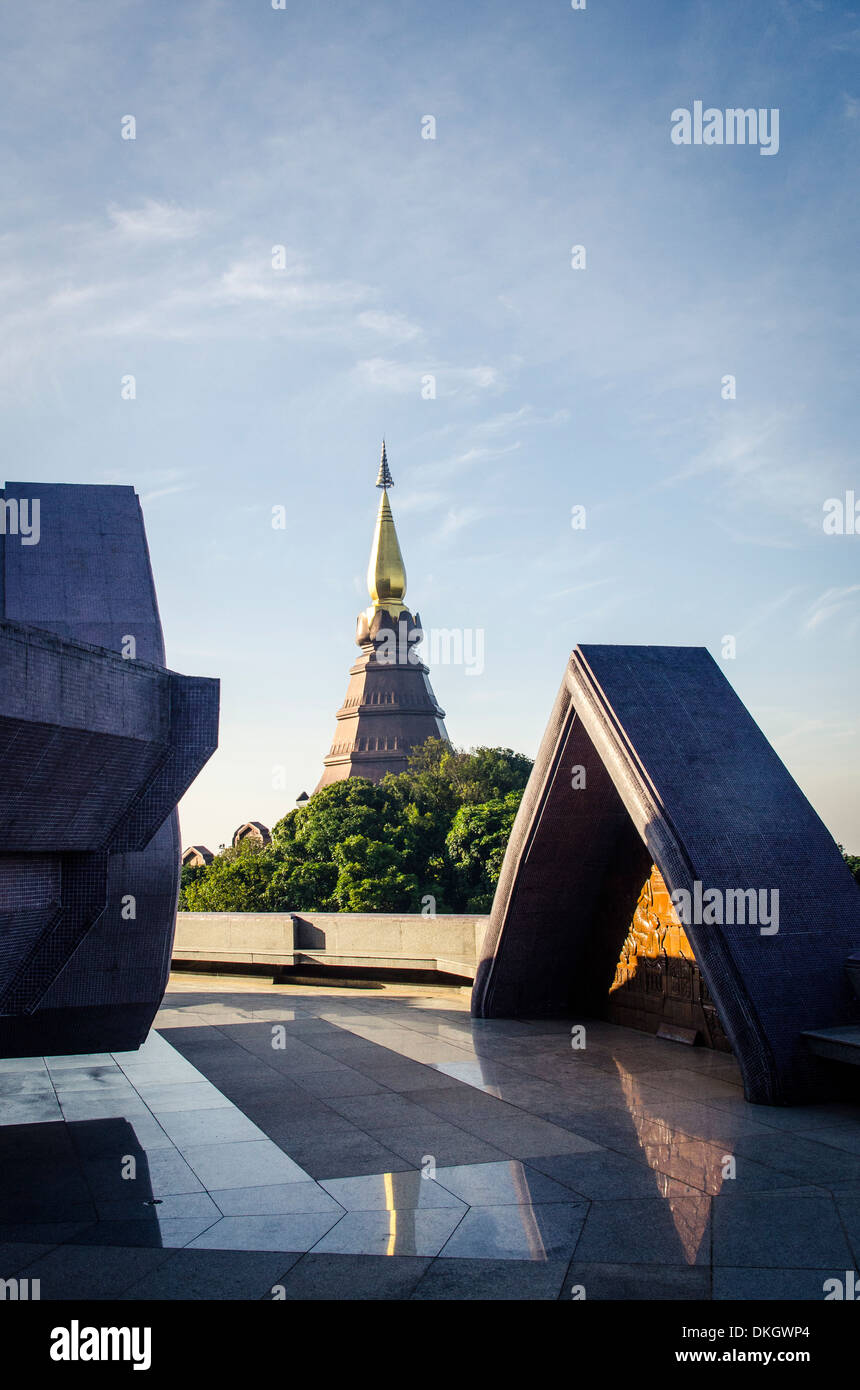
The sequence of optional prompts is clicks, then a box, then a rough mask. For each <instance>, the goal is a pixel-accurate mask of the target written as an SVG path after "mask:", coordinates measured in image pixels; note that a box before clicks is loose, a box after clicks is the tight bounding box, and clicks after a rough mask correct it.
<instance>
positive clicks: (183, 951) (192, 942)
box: [173, 912, 489, 979]
mask: <svg viewBox="0 0 860 1390" xmlns="http://www.w3.org/2000/svg"><path fill="white" fill-rule="evenodd" d="M488 920H489V919H488V918H487V917H482V916H478V915H477V914H473V913H450V914H444V915H441V916H437V917H422V916H421V914H420V913H397V912H301V913H296V912H180V913H178V914H177V919H176V939H175V941H174V944H173V961H174V964H176V965H180V966H186V967H187V966H189V965H193V964H195V963H200V964H201V966H202V965H204V964H223V965H230V964H233V965H243V966H249V965H256V966H266V967H268V966H271V967H272V968H276V967H277V966H280V965H302V964H313V965H337V966H348V967H349V966H351V967H353V968H375V969H396V970H410V969H412V970H438V971H440V972H442V973H444V974H450V975H458V976H462V977H465V978H467V979H474V975H475V968H476V963H477V960H478V958H479V954H480V949H481V945H482V942H483V939H484V933H485V931H486V928H487V922H488Z"/></svg>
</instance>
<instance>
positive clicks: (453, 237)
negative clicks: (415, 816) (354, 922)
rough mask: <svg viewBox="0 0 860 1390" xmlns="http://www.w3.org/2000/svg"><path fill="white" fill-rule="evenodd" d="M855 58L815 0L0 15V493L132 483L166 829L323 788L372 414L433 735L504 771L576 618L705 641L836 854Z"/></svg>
mask: <svg viewBox="0 0 860 1390" xmlns="http://www.w3.org/2000/svg"><path fill="white" fill-rule="evenodd" d="M858 56H860V10H857V9H852V8H851V7H850V6H849V5H845V4H840V3H826V0H791V2H789V0H756V4H755V5H751V4H749V0H720V3H716V0H709V3H695V0H692V2H691V3H687V4H684V5H679V4H678V3H677V0H672V2H671V3H661V0H648V3H634V0H624V2H623V3H622V2H621V0H586V6H585V8H584V9H578V10H574V9H573V8H572V6H571V5H570V3H568V0H530V2H529V3H528V4H527V3H525V0H522V3H512V0H492V3H485V0H470V3H469V4H468V5H464V4H463V3H462V0H457V3H448V2H447V0H442V2H441V3H435V4H433V5H428V4H426V3H417V0H386V3H373V0H362V2H361V3H337V2H336V0H332V2H331V3H328V2H327V0H314V3H313V4H312V5H306V4H300V3H299V2H298V0H285V4H284V8H283V9H275V8H273V5H272V0H198V2H197V3H195V2H194V0H185V3H182V4H176V3H175V0H170V2H169V3H168V0H111V3H110V5H106V4H104V3H103V0H75V3H68V2H67V0H41V2H40V3H39V4H38V5H30V6H25V5H20V4H19V5H14V6H5V7H4V8H3V11H2V16H0V92H2V93H3V95H2V97H0V105H2V111H0V128H1V129H0V138H2V143H3V150H4V165H5V177H4V179H3V181H2V185H0V199H2V204H3V207H2V219H0V303H2V313H3V319H4V327H5V331H4V333H3V335H2V343H0V408H2V421H3V426H2V435H0V438H2V442H3V459H2V466H0V478H2V477H5V478H7V479H9V480H12V479H14V480H23V481H45V482H78V483H125V484H132V485H133V486H134V487H135V488H136V490H137V492H138V493H139V495H140V497H141V501H142V505H143V511H144V517H145V522H146V528H147V534H148V540H149V546H150V552H151V556H152V563H153V569H154V573H155V579H156V587H157V591H158V596H159V605H160V610H161V617H162V622H163V626H164V632H165V638H166V645H167V660H168V663H169V665H170V666H171V667H172V668H173V669H175V670H178V671H182V672H184V673H187V674H190V675H206V676H219V677H220V679H221V683H222V707H221V740H220V748H219V750H218V752H217V753H216V754H215V756H214V757H213V758H212V760H211V762H210V763H209V764H208V765H207V767H206V768H205V769H204V770H203V772H202V773H201V774H200V776H199V777H198V779H197V781H196V782H195V784H194V786H193V787H192V788H191V790H190V791H189V792H188V793H187V795H186V797H185V798H184V800H183V803H182V805H181V807H180V816H181V823H182V838H183V844H186V845H187V844H190V843H203V844H207V845H208V846H209V847H210V848H211V849H213V850H217V848H218V847H219V845H221V844H224V843H229V840H230V838H231V836H232V833H233V831H234V829H235V828H236V827H237V826H239V825H240V824H242V822H244V821H246V820H249V819H254V820H260V821H263V822H264V823H265V824H267V825H270V826H271V825H272V824H273V823H274V822H275V821H276V820H277V819H279V818H280V816H282V815H283V814H284V813H285V812H286V811H287V810H289V809H291V807H292V805H293V804H294V800H295V797H296V796H297V795H298V794H299V792H301V791H308V792H310V791H312V790H313V787H314V785H315V784H316V781H317V779H318V778H319V776H320V774H321V771H322V759H323V757H324V756H325V754H326V753H327V751H328V748H329V745H330V743H331V740H332V736H333V733H334V727H335V719H334V715H335V711H336V710H337V709H338V707H339V705H340V703H341V701H342V699H343V696H344V694H345V691H346V684H347V679H348V670H349V666H350V665H351V664H352V662H353V661H354V659H355V657H356V656H357V654H358V653H357V648H356V647H355V645H354V631H355V618H356V615H357V613H358V611H359V609H361V608H363V607H365V606H366V605H367V602H368V598H367V592H366V587H365V579H364V576H365V571H366V567H367V560H368V554H369V549H370V543H371V538H372V532H373V523H374V517H375V512H376V507H377V504H378V498H379V494H378V493H377V492H376V491H375V489H374V482H375V478H376V470H377V466H378V459H379V450H380V443H381V439H382V437H383V435H384V436H385V439H386V441H387V446H388V458H389V464H390V467H391V472H392V475H393V477H394V482H395V487H394V489H393V492H392V493H391V495H390V496H391V504H392V508H393V511H394V515H395V520H396V523H397V527H398V532H399V536H400V542H401V547H402V550H403V554H404V559H405V562H406V569H407V574H408V594H407V603H408V604H409V606H410V607H411V609H412V611H413V612H414V611H415V610H416V609H417V610H418V612H419V613H420V615H421V618H422V621H423V624H424V627H425V629H431V630H432V629H433V628H448V629H458V630H460V631H461V632H462V633H464V634H467V636H466V644H467V649H468V644H469V642H470V641H471V643H472V647H471V650H472V652H473V653H474V652H476V651H477V650H479V646H478V644H479V643H482V644H483V663H482V669H478V666H479V665H480V663H475V662H474V661H473V662H472V663H471V665H467V664H466V663H465V662H463V663H461V664H456V663H453V662H447V663H446V662H439V663H437V664H436V665H434V666H433V668H432V672H431V680H432V683H433V686H434V689H435V692H436V695H437V697H438V699H439V701H440V703H441V704H442V705H443V707H444V708H445V710H446V712H447V719H446V723H447V727H448V732H449V734H450V736H451V738H452V740H453V741H454V743H455V744H457V745H458V746H462V747H471V746H475V745H480V744H488V745H502V746H505V747H511V748H514V749H517V750H519V751H521V752H525V753H528V754H529V755H531V756H533V755H534V753H535V752H536V749H537V746H538V743H539V741H540V737H541V734H542V732H543V729H544V727H545V724H546V720H547V717H548V715H549V712H550V709H551V707H552V704H553V700H554V697H555V694H556V691H557V689H558V686H559V684H560V682H561V679H562V677H563V674H564V670H565V664H566V661H567V658H568V655H569V653H570V651H571V649H572V648H573V647H574V646H575V645H576V644H577V643H578V642H607V643H613V642H622V643H658V644H670V645H694V646H704V647H707V648H708V650H709V651H710V652H711V653H712V655H713V656H714V657H715V659H716V660H717V661H719V662H720V664H721V667H722V669H723V670H724V672H725V674H726V676H727V677H728V679H729V680H730V681H731V683H732V685H733V686H734V688H735V689H736V690H737V692H738V694H739V695H740V696H741V698H742V699H743V701H744V702H745V704H746V705H747V707H748V708H749V709H750V711H751V713H752V714H753V716H754V718H755V719H756V720H757V722H758V723H759V725H760V726H761V728H762V729H763V730H764V732H765V734H766V735H767V737H768V738H769V739H770V740H771V742H772V743H773V745H774V747H775V748H776V750H777V752H778V753H779V755H780V756H781V758H782V759H783V760H784V762H785V763H786V765H787V766H788V768H789V770H790V772H791V773H792V774H793V776H794V777H795V778H796V780H797V781H798V782H799V783H800V785H801V787H802V788H803V790H804V791H805V793H806V794H807V796H808V797H809V798H810V800H811V801H812V803H813V805H814V806H815V808H816V810H817V811H818V812H819V814H820V815H821V817H822V819H823V820H824V822H825V824H826V825H827V826H828V828H829V829H830V831H831V832H832V833H833V835H834V836H835V837H836V838H837V839H838V840H840V841H841V842H842V843H844V844H845V845H846V847H847V848H848V849H849V850H853V851H854V852H857V853H860V790H858V777H857V772H856V765H857V756H856V755H857V734H858V698H857V690H858V662H857V642H858V626H860V569H859V568H858V563H857V561H858V554H860V535H858V534H850V533H849V532H848V528H847V527H846V528H845V532H844V533H843V534H838V533H834V534H831V533H828V532H827V531H825V529H824V523H825V519H826V517H827V515H828V509H827V507H826V504H827V503H828V501H829V499H833V498H836V499H842V500H843V501H844V499H845V497H846V493H847V492H848V491H849V490H852V489H853V490H854V491H855V492H856V496H857V499H858V500H860V467H858V459H857V439H858V413H860V392H858V389H857V346H858V344H857V338H858V314H857V303H858V295H857V289H858V264H857V254H856V251H857V232H858V202H860V193H858V182H857V177H856V170H857V162H858V144H859V143H860V75H859V74H860V65H858ZM699 101H701V102H702V103H703V107H704V108H705V109H707V108H712V109H715V110H718V111H725V110H726V109H729V108H738V107H740V108H744V109H747V108H754V109H755V110H757V111H758V110H763V111H766V112H768V113H770V112H771V111H773V110H777V111H778V112H779V117H778V120H779V144H778V149H777V150H775V152H773V153H765V152H764V151H763V145H762V144H761V143H760V144H757V145H754V144H745V145H743V146H742V145H739V144H733V145H729V144H727V143H712V144H704V143H702V144H688V145H683V144H678V143H675V142H674V140H673V138H672V132H673V130H675V131H676V133H677V129H678V124H677V121H674V120H673V112H676V111H679V110H689V111H691V112H692V111H693V110H694V103H695V102H699ZM129 117H133V118H134V126H133V134H134V138H133V139H131V138H123V135H124V134H125V135H128V134H129V133H130V132H131V131H132V126H131V124H130V122H129V120H128V118H129ZM428 118H432V120H430V119H428ZM429 136H432V137H434V138H427V137H429ZM574 247H581V248H584V255H583V253H582V252H577V253H574V252H573V248H574ZM273 248H281V250H280V251H279V252H274V251H273ZM583 260H584V264H582V262H583ZM574 262H578V264H577V265H574ZM129 377H133V379H134V383H133V384H134V398H133V399H132V398H130V395H129V385H128V378H129ZM729 377H732V378H734V387H733V388H732V385H731V383H727V381H726V378H729ZM428 378H429V379H432V380H431V381H429V382H428ZM732 389H733V397H732ZM727 393H728V394H727ZM278 508H282V509H283V512H282V513H277V512H273V509H278ZM574 508H584V512H581V511H579V512H575V511H574V510H573V509H574ZM830 511H831V512H832V508H831V509H830ZM275 515H282V516H283V518H284V524H283V525H282V526H280V527H273V525H272V521H273V516H275ZM575 521H579V522H582V521H584V525H581V524H580V525H574V524H572V523H573V522H575ZM857 529H858V531H860V523H858V528H857ZM478 634H480V637H478ZM727 639H733V642H732V641H727ZM732 649H733V650H734V655H730V654H729V653H730V652H731V651H732Z"/></svg>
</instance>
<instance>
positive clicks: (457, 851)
mask: <svg viewBox="0 0 860 1390" xmlns="http://www.w3.org/2000/svg"><path fill="white" fill-rule="evenodd" d="M522 795H523V794H522V792H521V791H511V792H508V794H507V795H506V796H505V797H502V798H496V799H495V800H493V801H485V802H483V803H482V804H481V805H478V806H472V805H466V806H461V807H460V809H459V811H458V812H457V814H456V815H455V817H454V823H453V825H452V826H451V830H450V832H449V834H448V838H447V848H448V855H449V857H450V860H451V864H452V866H453V870H454V878H455V883H456V897H457V899H458V902H459V903H460V904H462V905H463V906H464V907H465V909H466V911H467V912H489V910H490V908H491V907H492V905H493V895H494V893H495V890H496V884H497V883H498V881H499V874H500V873H501V870H502V861H503V859H504V857H505V849H506V848H507V843H508V839H509V837H510V833H511V826H512V825H513V823H514V817H515V816H516V814H517V810H518V808H519V804H520V801H521V800H522Z"/></svg>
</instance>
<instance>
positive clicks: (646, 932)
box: [609, 865, 731, 1052]
mask: <svg viewBox="0 0 860 1390" xmlns="http://www.w3.org/2000/svg"><path fill="white" fill-rule="evenodd" d="M609 1018H610V1020H611V1021H612V1022H613V1023H620V1024H623V1025H624V1026H625V1027H628V1028H639V1029H641V1030H642V1031H644V1032H647V1033H656V1032H657V1030H658V1029H659V1027H660V1025H661V1024H662V1023H667V1024H672V1025H675V1026H680V1027H682V1028H691V1029H694V1030H695V1031H696V1032H697V1034H698V1041H699V1042H701V1043H703V1044H704V1045H705V1046H706V1047H713V1048H716V1049H718V1050H719V1051H720V1052H730V1051H731V1047H730V1045H729V1041H728V1038H727V1037H726V1035H725V1033H724V1031H723V1028H722V1026H721V1024H720V1021H719V1019H718V1018H717V1012H716V1009H715V1008H714V1005H713V1002H712V1000H711V998H710V995H709V994H708V990H707V986H706V985H705V982H704V980H703V979H702V973H701V971H700V970H699V967H698V966H697V965H696V958H695V956H694V955H693V949H692V947H691V945H690V943H689V941H688V939H687V935H686V933H685V931H684V928H683V926H682V925H681V922H680V920H679V918H678V916H677V914H676V912H675V909H674V908H673V906H672V901H671V898H670V897H669V890H668V889H667V887H666V884H665V883H664V881H663V876H662V874H661V873H660V871H659V869H658V868H657V867H656V865H652V867H651V873H650V876H649V878H648V880H647V882H646V883H645V885H644V887H643V889H642V892H641V893H640V894H639V901H638V903H637V904H636V911H635V912H634V914H633V921H632V922H631V924H630V930H629V931H628V933H627V936H626V937H625V939H624V945H623V946H622V948H621V955H620V956H619V958H618V964H617V966H616V968H615V979H614V980H613V982H612V985H611V988H610V992H609Z"/></svg>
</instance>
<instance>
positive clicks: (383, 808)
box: [183, 739, 532, 912]
mask: <svg viewBox="0 0 860 1390" xmlns="http://www.w3.org/2000/svg"><path fill="white" fill-rule="evenodd" d="M531 766H532V765H531V761H530V760H529V759H528V758H526V757H524V756H523V755H522V754H521V753H514V752H513V751H512V750H511V749H510V748H475V749H472V751H471V752H468V753H467V752H464V751H462V750H461V751H458V750H456V749H453V748H452V747H451V746H450V744H448V743H446V742H445V741H444V740H442V739H428V740H427V742H426V743H425V744H424V745H423V746H422V747H421V748H418V749H416V750H415V751H414V752H413V754H412V756H411V758H410V760H409V764H408V766H407V769H406V771H405V772H402V773H399V774H397V775H393V774H389V775H388V776H387V777H384V778H383V779H382V781H381V782H379V783H378V784H377V783H373V782H370V781H368V780H367V779H365V778H362V777H350V778H348V779H346V780H345V781H342V782H334V783H332V785H331V786H328V787H323V788H322V789H321V790H320V791H318V792H316V793H315V794H314V795H313V796H312V797H311V798H310V800H309V801H308V802H307V803H306V805H304V806H303V807H302V808H301V809H300V810H299V809H297V810H293V811H289V812H288V813H287V814H286V815H285V816H284V817H283V818H282V819H281V820H279V821H278V822H277V824H276V825H275V826H274V828H273V830H272V842H271V844H270V845H268V846H267V847H266V848H265V849H259V848H257V847H256V846H253V845H250V844H248V843H247V842H245V843H243V845H242V846H239V847H238V849H235V850H234V849H232V848H231V849H229V850H225V851H223V852H222V854H220V855H218V857H217V858H216V859H215V860H214V861H213V862H212V864H210V865H208V866H207V867H206V868H202V869H199V870H195V871H193V873H194V874H195V877H193V878H192V877H191V876H190V875H189V876H188V878H187V880H186V878H185V877H184V876H183V905H184V906H187V907H188V909H189V910H191V911H196V912H207V911H208V912H229V911H233V912H243V911H244V912H250V911H256V912H288V911H305V912H308V911H312V910H314V909H316V910H317V911H340V912H359V911H362V912H417V911H419V910H420V908H421V906H422V899H423V898H424V897H425V896H427V895H431V896H432V897H433V898H434V899H435V903H436V910H437V911H441V912H444V911H462V910H464V909H465V908H466V907H467V906H469V905H471V906H472V910H474V911H484V910H486V906H487V905H488V903H489V901H490V900H491V899H492V893H493V888H494V886H495V882H496V879H497V878H498V871H499V867H500V866H501V859H502V857H503V855H504V846H505V843H506V841H507V832H508V831H509V830H510V824H511V822H512V821H513V815H514V813H515V811H516V806H517V804H518V802H519V797H520V796H521V795H522V789H523V787H524V786H525V784H526V782H527V780H528V776H529V773H530V771H531ZM511 798H513V800H512V799H511ZM467 812H471V813H473V814H471V815H468V814H466V813H467Z"/></svg>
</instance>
